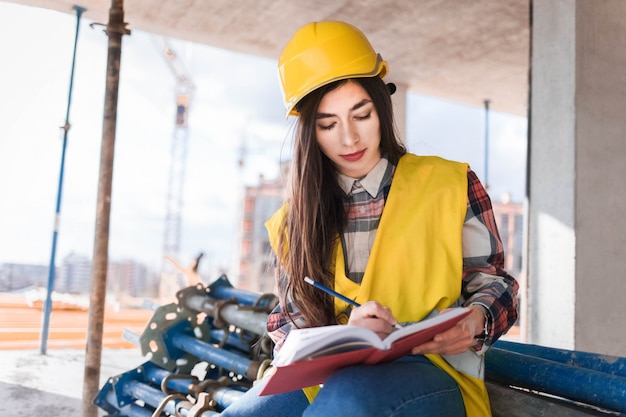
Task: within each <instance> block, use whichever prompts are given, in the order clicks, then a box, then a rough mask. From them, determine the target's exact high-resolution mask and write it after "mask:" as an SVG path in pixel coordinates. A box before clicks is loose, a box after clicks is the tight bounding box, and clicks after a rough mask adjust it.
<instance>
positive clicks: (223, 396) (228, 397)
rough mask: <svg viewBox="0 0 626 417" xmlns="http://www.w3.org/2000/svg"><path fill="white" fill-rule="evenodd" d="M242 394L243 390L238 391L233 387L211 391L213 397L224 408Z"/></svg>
mask: <svg viewBox="0 0 626 417" xmlns="http://www.w3.org/2000/svg"><path fill="white" fill-rule="evenodd" d="M243 394H244V391H240V390H237V389H234V388H226V387H224V388H219V389H217V390H215V391H214V392H213V399H214V400H215V402H216V403H217V405H218V406H219V407H220V409H222V410H224V409H225V408H227V407H228V406H229V405H231V404H233V403H234V402H235V401H237V400H238V399H239V398H241V396H242V395H243Z"/></svg>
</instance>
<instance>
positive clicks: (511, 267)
mask: <svg viewBox="0 0 626 417" xmlns="http://www.w3.org/2000/svg"><path fill="white" fill-rule="evenodd" d="M493 214H494V217H495V219H496V224H497V225H498V232H500V238H501V239H502V245H503V246H504V269H506V271H507V272H508V273H509V274H510V275H512V276H513V277H515V278H519V276H520V274H521V271H522V258H523V252H522V250H523V246H524V206H523V205H522V204H518V203H511V202H510V199H508V198H505V199H504V201H503V202H502V203H497V202H493Z"/></svg>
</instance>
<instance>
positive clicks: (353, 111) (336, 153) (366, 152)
mask: <svg viewBox="0 0 626 417" xmlns="http://www.w3.org/2000/svg"><path fill="white" fill-rule="evenodd" d="M315 132H316V137H317V143H318V144H319V145H320V147H321V148H322V151H323V152H324V154H325V155H326V156H327V157H328V158H330V160H331V161H333V163H334V164H335V167H336V168H337V170H338V171H339V172H340V173H342V174H344V175H347V176H349V177H352V178H361V177H364V176H365V175H366V174H367V173H368V172H370V171H371V169H372V168H374V166H375V165H376V164H377V163H378V161H379V160H380V121H379V119H378V113H377V112H376V108H375V107H374V103H373V102H372V99H371V97H370V96H369V94H367V92H366V91H365V89H364V88H363V87H361V85H360V84H359V83H357V82H354V81H347V82H346V83H344V84H342V85H340V86H339V87H338V88H335V89H334V90H331V91H329V92H328V93H326V95H324V97H322V100H321V102H320V104H319V107H318V109H317V115H316V121H315Z"/></svg>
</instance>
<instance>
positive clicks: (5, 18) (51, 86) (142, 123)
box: [0, 2, 527, 278]
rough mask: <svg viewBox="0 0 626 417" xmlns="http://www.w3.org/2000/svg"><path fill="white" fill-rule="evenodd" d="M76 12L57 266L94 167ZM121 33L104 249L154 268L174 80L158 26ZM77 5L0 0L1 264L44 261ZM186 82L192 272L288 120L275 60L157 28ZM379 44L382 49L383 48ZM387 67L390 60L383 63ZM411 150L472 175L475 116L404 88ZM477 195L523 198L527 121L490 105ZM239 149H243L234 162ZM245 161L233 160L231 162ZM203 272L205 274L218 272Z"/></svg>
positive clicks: (84, 206) (93, 59)
mask: <svg viewBox="0 0 626 417" xmlns="http://www.w3.org/2000/svg"><path fill="white" fill-rule="evenodd" d="M90 23H93V22H91V21H89V20H88V19H81V23H80V31H79V38H78V47H77V55H76V67H75V78H74V83H73V89H72V101H71V106H70V117H69V121H70V124H71V128H70V130H69V132H68V135H67V149H66V155H65V158H66V159H65V168H64V180H63V186H62V194H61V197H62V198H61V215H60V227H59V234H58V240H57V254H56V263H57V265H59V264H60V263H61V261H62V259H63V257H64V256H66V255H68V254H70V253H75V254H79V255H84V256H86V257H89V258H92V252H93V242H94V228H95V215H96V198H97V197H96V196H97V189H98V172H99V166H100V160H99V158H100V146H101V137H102V117H103V104H104V89H105V71H106V59H107V37H106V35H105V34H104V32H103V31H102V27H98V26H94V27H93V28H92V27H90ZM129 28H130V29H131V31H132V33H131V35H130V36H124V38H123V41H122V42H123V45H122V58H121V75H120V88H119V101H118V117H117V133H116V141H115V162H114V171H113V190H112V196H111V200H112V203H111V220H110V222H111V224H110V236H109V259H110V260H126V259H135V260H138V261H140V262H142V263H145V264H146V265H147V266H148V267H149V268H151V269H154V270H157V271H158V270H160V268H161V263H162V261H161V260H162V248H163V236H164V227H165V216H166V193H167V187H168V175H169V165H170V149H171V143H172V138H173V136H174V131H175V123H174V121H175V105H176V100H175V99H176V80H175V77H174V73H173V72H172V71H171V69H170V67H169V66H168V64H167V61H166V60H165V58H164V55H163V53H162V50H161V49H160V46H159V38H158V37H157V36H156V35H152V34H149V33H145V32H141V31H136V30H133V27H132V22H130V25H129ZM75 31H76V16H75V14H72V11H71V10H70V11H68V13H59V12H55V11H50V10H45V9H38V8H32V7H27V6H22V5H17V4H13V3H6V2H0V45H1V49H2V51H3V58H2V65H0V263H2V262H15V263H34V264H40V265H48V264H49V262H50V254H51V248H52V233H53V225H54V214H55V207H56V201H57V193H58V190H59V186H58V185H59V172H60V166H61V154H62V144H63V131H62V130H61V129H60V126H62V125H63V124H64V122H65V115H66V111H67V105H68V92H69V84H70V83H69V81H70V71H71V63H72V52H73V48H74V34H75ZM168 42H169V43H170V45H171V47H172V49H173V50H174V51H175V52H176V53H177V55H178V56H179V59H180V60H181V62H182V63H183V65H184V67H185V68H186V70H187V73H188V75H189V77H190V78H191V80H192V82H193V83H194V87H195V88H194V90H193V95H192V101H191V104H190V106H189V117H188V126H189V127H188V148H187V162H186V171H185V183H184V196H183V211H182V230H181V242H180V259H179V262H180V263H181V264H188V263H189V262H191V260H192V259H193V258H194V257H195V256H197V255H198V254H199V253H204V257H203V260H202V263H201V271H203V270H204V271H206V274H212V273H216V272H215V271H222V270H225V271H227V272H228V271H229V268H230V267H231V265H233V263H234V260H233V255H234V253H236V252H235V251H234V248H235V246H236V245H237V241H236V238H237V236H238V230H239V217H238V216H239V213H240V208H241V201H242V200H241V199H242V195H243V186H244V185H255V184H257V183H258V178H259V176H260V175H263V176H264V177H265V178H275V177H276V176H277V175H278V166H279V163H280V161H284V160H288V159H289V152H290V149H291V142H290V134H291V132H292V130H293V122H294V121H293V120H292V118H289V119H287V120H286V119H285V118H284V110H283V105H282V99H281V94H280V89H279V85H278V78H277V75H276V61H275V60H272V59H267V58H259V57H255V56H251V55H244V54H239V53H234V52H231V51H226V50H222V49H218V48H214V47H211V46H207V45H200V44H193V43H190V42H183V41H180V40H176V39H169V40H168ZM380 52H381V54H382V55H383V56H384V49H382V50H381V51H380ZM389 65H390V68H391V69H392V70H393V62H389ZM407 120H408V122H407V129H406V142H407V146H408V149H409V151H410V152H413V153H417V154H422V155H439V156H442V157H444V158H448V159H453V160H458V161H464V162H468V163H469V164H470V165H471V167H472V168H473V169H474V170H475V171H476V173H477V174H478V176H479V178H481V180H483V181H485V179H484V171H485V169H484V167H485V161H484V160H485V146H484V142H485V139H484V137H485V128H484V121H485V113H484V109H483V104H482V103H476V106H469V105H462V104H457V103H452V102H449V101H446V100H442V99H438V98H433V97H425V96H421V95H417V94H412V93H410V94H409V95H408V98H407ZM489 121H490V124H489V152H488V153H489V165H488V173H489V178H488V183H489V193H490V195H491V197H492V200H494V201H501V200H502V196H503V195H504V194H509V195H510V196H511V198H512V200H513V201H514V202H519V203H521V202H522V201H523V200H524V188H525V171H526V168H525V164H526V162H525V161H526V131H527V123H526V119H525V118H523V117H519V116H513V115H508V114H504V113H498V112H493V111H491V112H490V114H489ZM242 158H243V159H242ZM240 160H243V161H244V163H243V166H242V165H240V164H239V161H240ZM213 278H217V277H216V276H215V277H213Z"/></svg>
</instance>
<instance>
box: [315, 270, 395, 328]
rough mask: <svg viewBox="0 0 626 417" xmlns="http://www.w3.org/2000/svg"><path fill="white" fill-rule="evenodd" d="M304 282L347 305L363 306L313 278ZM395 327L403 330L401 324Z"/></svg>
mask: <svg viewBox="0 0 626 417" xmlns="http://www.w3.org/2000/svg"><path fill="white" fill-rule="evenodd" d="M304 281H305V282H306V283H307V284H311V285H312V286H314V287H315V288H319V289H320V290H322V291H324V292H325V293H327V294H330V295H332V296H333V297H337V298H339V299H340V300H343V301H345V302H346V303H348V304H351V305H353V306H354V307H361V304H359V303H357V302H356V301H354V300H351V299H349V298H348V297H346V296H345V295H342V294H339V293H338V292H337V291H333V290H331V289H330V288H328V287H327V286H325V285H322V284H320V283H319V282H317V281H313V280H312V279H311V278H309V277H304ZM393 327H395V328H396V329H401V328H402V326H401V325H400V323H396V324H395V326H393Z"/></svg>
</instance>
